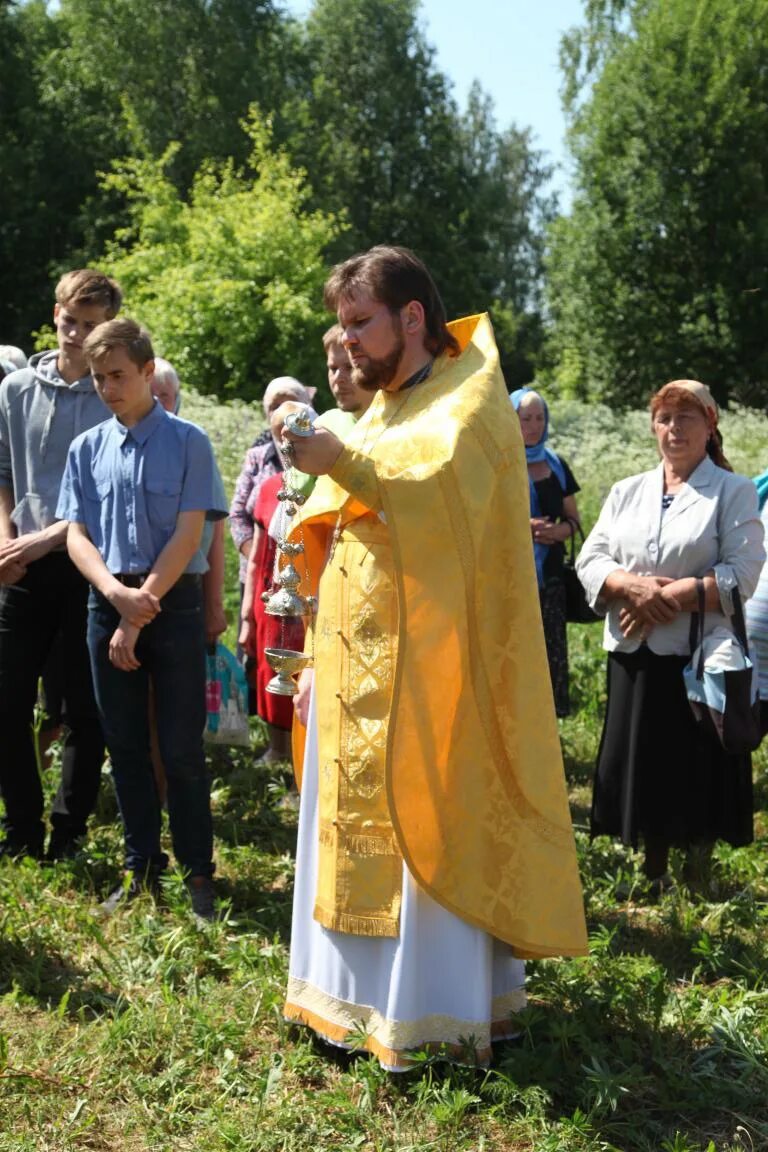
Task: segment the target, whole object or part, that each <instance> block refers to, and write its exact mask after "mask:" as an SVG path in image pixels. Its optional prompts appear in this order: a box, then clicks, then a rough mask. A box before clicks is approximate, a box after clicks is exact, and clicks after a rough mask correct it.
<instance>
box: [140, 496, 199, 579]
mask: <svg viewBox="0 0 768 1152" xmlns="http://www.w3.org/2000/svg"><path fill="white" fill-rule="evenodd" d="M204 523H205V512H204V511H202V510H201V511H198V510H195V511H193V512H179V515H178V518H177V520H176V528H175V530H174V533H173V535H172V536H171V538H170V540H169V541H168V543H167V544H166V546H165V548H163V550H162V552H161V553H160V555H159V556H158V558H157V559H156V560H155V562H154V564H153V565H152V570H151V571H150V573H149V576H147V578H146V580H145V581H144V586H143V588H142V592H151V593H152V595H153V596H156V597H157V599H158V600H162V598H163V596H165V594H166V592H168V591H169V590H170V589H171V588H172V587H173V585H174V584H175V583H176V581H177V580H178V579H179V577H180V576H181V575H182V573H183V572H184V569H185V568H186V567H187V565H188V564H189V562H190V560H191V559H192V557H193V556H194V554H195V552H196V551H197V549H198V548H199V547H200V539H201V537H202V535H203V524H204Z"/></svg>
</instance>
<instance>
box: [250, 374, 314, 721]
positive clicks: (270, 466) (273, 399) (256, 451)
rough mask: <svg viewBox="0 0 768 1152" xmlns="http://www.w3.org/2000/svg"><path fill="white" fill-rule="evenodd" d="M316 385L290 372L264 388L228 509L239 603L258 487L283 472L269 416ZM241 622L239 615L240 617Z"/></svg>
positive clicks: (304, 398)
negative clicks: (262, 423)
mask: <svg viewBox="0 0 768 1152" xmlns="http://www.w3.org/2000/svg"><path fill="white" fill-rule="evenodd" d="M316 391H317V389H316V388H308V387H307V386H306V385H305V384H302V383H300V381H298V380H294V378H293V377H292V376H277V377H276V378H275V379H274V380H270V382H269V384H268V385H267V387H266V389H265V391H264V417H265V419H266V421H267V428H266V429H265V430H264V432H262V433H261V435H260V436H258V437H257V438H256V440H254V442H253V444H252V445H251V447H250V448H249V449H248V451H247V452H246V454H245V459H244V460H243V467H242V469H241V471H240V475H239V476H238V479H237V484H236V485H235V494H234V496H233V497H232V504H231V507H230V509H229V528H230V531H231V533H232V539H233V540H234V542H235V547H236V548H237V550H238V552H239V553H240V603H241V604H242V600H243V593H244V591H245V579H246V569H247V564H248V557H249V556H250V554H251V547H252V545H253V537H254V519H253V510H254V506H255V504H256V500H257V498H258V495H259V489H260V488H261V485H262V484H263V483H264V481H265V480H266V479H267V477H269V476H274V475H275V473H276V472H282V470H283V463H282V460H281V459H280V453H279V452H278V450H277V445H276V443H275V441H274V439H273V436H272V433H271V432H270V430H269V419H270V417H271V415H272V413H273V412H274V411H275V410H276V409H277V408H279V407H280V405H281V404H282V403H283V402H284V401H285V400H298V401H299V403H300V404H311V403H312V400H313V398H314V395H315V392H316ZM241 626H242V619H241ZM238 655H239V656H240V657H241V658H244V659H245V666H246V673H247V674H248V680H249V683H251V684H252V681H253V661H252V659H251V658H250V657H249V656H247V654H246V653H244V652H243V650H242V648H240V647H238ZM248 708H249V711H250V713H251V715H252V716H254V715H256V696H255V692H254V691H253V690H252V689H251V691H250V696H249V701H248Z"/></svg>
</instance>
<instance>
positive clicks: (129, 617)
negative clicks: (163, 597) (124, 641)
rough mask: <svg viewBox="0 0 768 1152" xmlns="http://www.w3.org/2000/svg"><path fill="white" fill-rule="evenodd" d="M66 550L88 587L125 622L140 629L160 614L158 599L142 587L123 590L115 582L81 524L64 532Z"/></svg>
mask: <svg viewBox="0 0 768 1152" xmlns="http://www.w3.org/2000/svg"><path fill="white" fill-rule="evenodd" d="M67 551H68V552H69V558H70V560H71V561H72V563H73V564H74V565H75V567H76V568H77V569H78V570H79V571H80V572H81V573H82V575H83V576H84V577H85V579H86V580H87V581H88V583H89V584H92V585H93V587H94V588H95V589H96V590H97V591H98V592H100V593H101V595H102V596H103V597H104V599H105V600H108V601H109V603H110V604H111V605H112V607H113V608H114V609H115V611H116V612H119V613H120V616H121V618H122V619H124V620H125V621H126V623H128V624H130V625H132V626H133V627H135V628H143V627H144V625H145V624H149V622H150V620H154V618H155V616H157V614H158V612H159V611H160V603H159V598H158V597H157V596H156V595H154V594H153V593H152V591H151V590H149V591H147V589H146V587H144V588H126V587H125V585H123V584H121V583H120V581H119V580H116V579H115V577H114V576H113V575H112V573H111V572H110V571H109V569H108V568H107V566H106V564H105V563H104V561H103V560H102V558H101V554H100V552H99V550H98V548H97V547H96V545H95V544H94V543H93V541H92V540H91V538H90V536H89V535H88V530H87V529H86V527H85V524H76V523H72V524H70V525H69V531H68V533H67Z"/></svg>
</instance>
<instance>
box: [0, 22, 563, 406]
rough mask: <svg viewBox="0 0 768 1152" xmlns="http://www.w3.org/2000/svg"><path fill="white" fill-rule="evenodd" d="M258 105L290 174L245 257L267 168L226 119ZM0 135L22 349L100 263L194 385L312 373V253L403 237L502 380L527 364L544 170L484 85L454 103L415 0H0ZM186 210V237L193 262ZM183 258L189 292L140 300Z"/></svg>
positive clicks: (532, 351)
mask: <svg viewBox="0 0 768 1152" xmlns="http://www.w3.org/2000/svg"><path fill="white" fill-rule="evenodd" d="M361 44H364V45H365V51H359V50H356V49H355V47H354V46H355V45H358V46H359V45H361ZM254 106H255V107H258V109H259V115H260V118H261V120H262V122H264V123H269V125H270V126H271V134H270V142H269V143H268V144H267V145H265V147H266V148H267V149H268V150H271V151H272V152H274V153H275V155H276V157H277V158H276V161H275V162H276V163H277V164H278V165H279V166H280V168H281V172H282V178H283V179H284V180H285V181H286V182H287V183H286V187H287V185H288V184H290V185H291V187H292V188H294V189H296V188H298V186H299V185H300V187H301V195H300V197H299V198H298V199H297V196H296V194H295V193H294V192H290V193H289V195H288V197H287V200H288V204H287V206H286V211H284V212H282V213H280V212H278V213H277V218H276V220H275V225H274V236H272V237H271V238H270V239H269V243H268V244H267V249H268V251H267V253H266V256H265V259H264V261H263V262H259V261H258V260H257V263H259V267H258V268H257V269H255V271H254V259H256V252H257V249H258V247H259V245H260V244H261V243H262V242H264V240H265V239H266V232H267V231H268V230H269V229H268V215H269V211H270V210H271V209H269V207H268V205H267V204H266V202H265V201H264V199H263V187H260V186H259V184H258V181H259V179H261V180H262V184H263V177H259V176H258V173H259V172H263V170H264V166H265V165H268V164H269V163H270V161H269V160H268V157H267V156H266V154H262V155H261V156H260V158H259V163H258V165H257V166H256V169H254V168H253V167H252V166H249V156H250V152H251V148H250V145H249V141H248V136H247V133H245V132H243V129H242V121H243V120H244V119H246V118H247V117H248V116H249V109H250V108H252V107H254ZM0 130H2V133H3V141H4V147H3V149H2V150H0V332H2V336H3V339H4V340H8V341H13V342H17V343H20V344H22V345H23V346H25V347H28V346H29V337H30V332H31V331H32V330H33V329H35V328H37V327H39V326H40V325H41V324H42V323H43V322H44V321H45V320H47V319H48V317H49V313H50V295H51V290H50V285H51V279H52V278H53V277H54V276H55V275H56V274H57V273H58V272H59V271H61V270H62V269H64V268H66V267H69V266H73V265H80V264H83V263H85V262H91V263H93V262H99V263H104V261H105V257H106V259H107V260H108V262H109V263H110V264H111V270H113V271H115V272H120V273H121V274H125V275H126V276H127V281H126V287H127V288H128V299H127V304H128V307H129V309H130V310H132V311H133V312H134V314H135V315H137V316H138V317H140V318H141V319H143V320H145V321H146V322H147V323H148V324H150V325H151V326H152V327H153V328H154V329H155V334H156V335H157V337H158V343H160V344H161V346H162V347H163V348H164V350H165V351H167V352H168V354H169V355H172V356H176V357H177V358H178V357H179V356H181V360H182V367H183V369H184V371H185V373H191V374H192V375H188V376H187V379H188V380H190V381H191V382H193V383H195V384H196V385H197V386H198V387H200V388H202V389H205V390H208V389H211V390H215V391H221V392H224V391H225V390H227V389H234V390H235V391H236V392H238V393H239V394H240V395H243V396H246V395H252V394H253V392H254V390H256V391H260V390H261V388H263V385H264V383H265V382H266V380H267V379H268V378H269V375H270V373H273V372H274V371H275V370H278V371H291V372H304V373H307V372H309V373H310V375H309V378H310V379H312V378H313V376H312V371H313V369H311V368H307V367H306V366H307V365H308V364H310V363H311V364H313V365H317V364H321V357H320V356H318V354H317V353H318V344H317V332H318V316H317V308H318V306H319V294H318V292H317V289H318V283H319V281H320V280H321V279H322V276H321V275H320V276H318V274H317V268H318V259H319V261H320V263H321V264H322V265H323V267H325V268H327V267H328V265H329V264H330V263H331V262H332V261H333V260H335V259H338V258H343V257H344V256H347V255H349V254H351V253H352V252H353V251H357V250H359V249H361V248H365V247H368V246H370V245H371V244H375V243H380V242H400V243H406V244H409V245H410V246H412V247H414V248H415V249H416V250H417V251H418V252H419V253H420V254H421V255H422V256H423V257H424V258H425V259H426V260H427V262H428V263H429V264H430V266H431V267H432V268H433V270H434V272H435V275H436V278H437V280H438V282H439V283H440V285H441V288H442V290H443V292H444V295H445V298H446V304H447V306H448V308H449V311H450V312H452V313H453V314H459V313H467V312H476V311H480V310H484V309H487V308H491V310H492V312H493V315H494V319H495V321H496V325H497V329H498V331H499V334H500V339H501V345H502V352H503V355H504V362H505V367H506V369H507V371H508V373H509V375H510V379H511V381H518V380H523V379H530V377H531V375H532V372H533V367H534V362H535V358H536V355H537V353H538V350H539V348H540V345H541V342H542V325H541V319H540V314H539V295H540V271H541V260H542V251H543V225H544V223H545V222H546V220H547V219H548V218H549V217H550V216H551V214H552V206H551V204H550V202H549V199H548V197H547V196H546V194H545V193H544V191H543V187H544V184H545V183H546V180H547V175H548V169H547V166H546V164H545V163H544V162H543V160H542V157H541V156H540V155H539V154H538V153H537V152H536V151H535V150H534V149H533V148H532V146H531V143H530V138H529V134H528V132H527V130H523V129H518V128H515V127H507V128H504V129H503V130H499V129H498V128H497V126H496V124H495V120H494V113H493V105H492V103H491V101H490V100H489V98H488V97H487V96H486V95H485V94H484V93H483V92H482V90H481V89H480V88H477V89H476V90H475V92H474V93H473V95H472V97H471V99H470V101H469V104H468V107H467V108H466V109H465V110H464V111H459V109H458V108H457V106H456V103H455V101H454V100H453V98H452V96H451V93H450V86H449V82H448V80H447V78H446V77H445V76H444V75H443V74H442V73H441V72H440V71H439V69H438V68H437V66H436V64H435V61H434V51H433V49H432V48H431V47H430V46H429V45H428V44H427V43H426V41H425V40H424V37H423V34H422V32H421V29H420V26H419V19H418V2H417V0H316V3H315V5H314V7H313V10H312V12H311V14H310V16H309V18H308V19H307V21H306V22H304V23H300V22H297V21H295V20H292V19H290V18H288V17H287V16H286V14H285V13H284V12H283V10H282V9H281V8H280V7H279V5H278V4H277V3H275V2H273V0H163V3H161V4H158V3H155V2H154V0H115V3H113V4H109V5H105V4H104V3H103V0H61V3H59V4H56V5H53V4H50V5H46V4H45V3H43V0H28V2H22V0H0ZM6 141H7V146H6V144H5V142H6ZM251 160H252V157H251ZM104 173H113V174H116V178H115V177H114V176H113V177H112V178H108V179H106V180H105V179H104V178H103V174H104ZM254 178H255V182H254ZM234 182H236V183H237V194H236V196H235V194H234ZM273 203H275V204H276V201H274V202H273ZM187 209H189V211H187ZM252 213H253V218H252V216H251V214H252ZM204 216H206V219H207V221H208V223H207V224H204V223H203V217H204ZM219 216H220V220H219V221H218V223H216V222H215V221H216V218H217V217H219ZM305 218H306V220H305ZM342 218H343V220H344V222H345V223H346V227H345V228H344V227H341V222H342ZM289 219H290V220H292V221H293V223H294V225H295V226H296V229H297V236H296V238H295V240H291V239H290V238H289V233H290V231H291V229H290V228H289V227H288V221H289ZM181 221H183V222H184V225H183V226H184V228H192V230H193V231H196V241H197V244H198V247H197V251H196V252H195V254H194V256H193V257H192V258H191V259H190V247H189V246H190V244H192V245H193V246H194V243H195V241H193V239H192V236H191V233H190V235H189V237H188V239H187V240H186V241H183V242H181V241H180V239H179V236H178V235H177V234H176V232H175V224H177V223H179V222H181ZM193 221H194V225H193V223H192V222H193ZM320 221H325V223H326V225H327V229H326V232H325V234H324V235H321V234H320V232H322V229H320V232H318V227H317V226H318V223H319V222H320ZM334 221H335V222H336V223H333V222H334ZM209 225H210V227H209ZM166 229H168V230H169V231H168V232H166ZM265 229H266V231H265ZM206 232H209V233H210V234H209V235H207V236H206V234H205V233H206ZM309 235H311V240H310V241H309V249H308V250H307V253H306V258H305V251H304V247H303V245H304V243H305V242H306V241H307V239H308V236H309ZM208 241H210V243H211V246H212V247H211V252H210V254H208V253H207V252H206V251H205V243H207V242H208ZM318 245H319V248H318ZM227 247H228V248H229V254H228V255H227V253H226V252H225V248H227ZM289 261H294V262H295V266H294V269H293V271H292V273H290V274H288V273H287V271H286V267H285V266H286V264H287V263H288V262H289ZM252 271H254V276H253V280H254V283H253V285H252V286H251V287H250V289H249V290H248V291H247V292H246V296H247V299H245V300H244V301H242V302H241V301H240V299H239V289H240V287H242V286H243V285H248V282H249V280H250V277H251V272H252ZM273 272H274V273H275V276H276V279H275V281H274V285H272V281H271V280H270V277H271V276H272V274H273ZM193 274H194V276H196V277H197V279H198V282H199V284H198V297H197V306H196V307H194V308H192V309H190V308H189V307H187V306H186V305H187V304H188V301H189V293H188V292H186V291H185V292H183V293H182V295H181V297H179V298H177V299H176V300H175V301H174V300H173V298H168V299H167V301H166V303H165V304H164V305H161V304H159V303H157V301H158V300H159V299H160V297H161V296H162V295H163V294H164V293H165V292H166V289H167V286H168V285H169V284H170V285H173V284H176V283H180V282H184V283H186V284H187V285H189V287H190V290H191V286H192V278H193ZM142 276H147V277H149V278H150V280H151V282H150V283H147V284H141V283H140V280H141V278H142ZM223 279H227V280H228V281H229V286H228V288H227V289H226V290H224V291H222V287H221V286H222V280H223ZM294 291H296V292H298V294H299V299H298V300H296V301H292V300H291V298H290V297H291V293H292V292H294ZM310 296H312V302H311V304H310V303H309V298H310ZM265 299H266V300H268V301H269V306H268V307H267V309H266V311H267V315H266V316H264V317H263V319H260V318H259V317H258V316H257V313H258V311H259V309H258V307H257V306H256V301H260V300H265ZM150 301H154V302H155V303H153V304H152V305H151V306H149V302H150ZM174 303H175V306H176V307H177V308H178V309H179V315H178V316H177V317H175V318H174V317H172V316H171V315H170V311H171V309H172V308H173V307H174ZM182 303H183V304H184V307H183V308H182V307H180V305H181V304H182ZM161 311H162V312H163V313H164V315H163V317H162V319H161V321H160V323H159V325H158V316H159V314H160V312H161ZM201 311H203V312H205V316H203V317H201V316H200V314H199V313H200V312H201ZM254 319H256V323H255V326H253V327H252V325H254ZM219 328H220V329H221V330H222V341H221V347H219V348H218V349H215V348H214V347H213V346H212V342H211V335H212V333H214V332H215V331H216V330H217V329H219ZM236 328H239V329H240V331H238V332H237V333H235V329H236ZM249 339H250V341H251V343H250V345H249ZM270 342H271V343H270ZM270 348H271V351H270ZM276 365H277V367H275V366H276ZM314 371H315V372H316V371H317V368H316V367H315V368H314ZM314 380H315V382H318V381H317V377H316V376H315V377H314Z"/></svg>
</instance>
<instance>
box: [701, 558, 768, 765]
mask: <svg viewBox="0 0 768 1152" xmlns="http://www.w3.org/2000/svg"><path fill="white" fill-rule="evenodd" d="M696 592H697V596H698V603H699V610H698V612H692V613H691V631H690V637H689V642H690V648H691V659H690V662H689V663H688V664H687V665H686V667H685V668H684V669H683V680H684V682H685V689H686V694H687V696H688V703H689V704H690V706H691V709H692V711H693V714H694V716H695V717H696V719H697V721H698V722H699V723H700V724H702V725H703V726H704V727H705V729H707V731H708V732H709V734H710V736H711V737H712V739H715V740H717V741H718V742H719V743H720V744H721V746H722V747H723V749H724V750H725V751H726V752H730V753H744V752H754V751H755V749H756V748H757V747H758V745H759V744H760V741H761V739H762V729H761V724H760V700H759V697H758V693H757V684H756V682H755V673H754V668H753V665H752V661H751V660H750V659H749V645H748V643H747V630H746V627H745V626H744V613H743V611H742V607H741V597H740V596H739V590H738V588H734V590H733V593H732V598H733V631H734V634H735V638H736V640H737V641H738V643H739V645H740V646H741V650H742V651H741V656H742V660H741V663H743V665H744V667H741V668H722V667H721V668H711V669H708V668H707V667H706V666H705V658H706V642H705V639H704V582H703V580H697V581H696Z"/></svg>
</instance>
